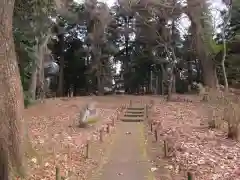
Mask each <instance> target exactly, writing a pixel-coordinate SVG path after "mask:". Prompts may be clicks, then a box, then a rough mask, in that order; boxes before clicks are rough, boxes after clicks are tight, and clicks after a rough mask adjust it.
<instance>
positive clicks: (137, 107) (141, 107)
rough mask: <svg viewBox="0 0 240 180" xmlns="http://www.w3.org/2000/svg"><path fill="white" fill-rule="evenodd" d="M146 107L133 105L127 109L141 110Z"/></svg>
mask: <svg viewBox="0 0 240 180" xmlns="http://www.w3.org/2000/svg"><path fill="white" fill-rule="evenodd" d="M144 109H145V107H143V106H132V107H127V110H141V111H143V110H144Z"/></svg>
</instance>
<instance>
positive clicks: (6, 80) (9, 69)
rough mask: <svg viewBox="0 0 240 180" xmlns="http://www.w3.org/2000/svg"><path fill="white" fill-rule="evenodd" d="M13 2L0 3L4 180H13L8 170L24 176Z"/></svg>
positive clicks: (0, 138)
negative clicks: (13, 29)
mask: <svg viewBox="0 0 240 180" xmlns="http://www.w3.org/2000/svg"><path fill="white" fill-rule="evenodd" d="M14 2H15V1H14V0H1V1H0V14H1V16H0V23H1V24H0V42H1V45H0V88H1V89H0V91H1V98H0V107H1V111H0V118H1V119H0V151H1V152H0V166H1V168H0V179H1V180H9V179H11V177H10V172H9V170H12V169H11V168H12V167H13V168H14V169H16V171H17V172H18V173H20V172H21V173H22V172H23V149H22V142H23V134H22V130H23V129H22V127H23V125H24V120H23V114H22V113H23V91H22V85H21V81H20V74H19V69H18V66H17V60H16V54H15V49H14V43H13V36H12V17H13V9H14ZM9 165H10V167H9ZM12 179H13V178H12Z"/></svg>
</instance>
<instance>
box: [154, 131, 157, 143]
mask: <svg viewBox="0 0 240 180" xmlns="http://www.w3.org/2000/svg"><path fill="white" fill-rule="evenodd" d="M154 136H155V141H156V142H157V141H158V133H157V130H156V129H155V131H154Z"/></svg>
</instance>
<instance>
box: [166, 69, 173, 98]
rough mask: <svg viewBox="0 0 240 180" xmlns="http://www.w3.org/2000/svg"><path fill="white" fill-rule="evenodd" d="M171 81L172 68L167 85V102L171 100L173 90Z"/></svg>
mask: <svg viewBox="0 0 240 180" xmlns="http://www.w3.org/2000/svg"><path fill="white" fill-rule="evenodd" d="M173 81H174V73H173V67H172V68H171V72H170V80H169V84H168V94H167V100H168V101H170V100H171V99H172V90H173V83H174V82H173Z"/></svg>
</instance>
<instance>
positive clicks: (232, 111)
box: [199, 86, 240, 140]
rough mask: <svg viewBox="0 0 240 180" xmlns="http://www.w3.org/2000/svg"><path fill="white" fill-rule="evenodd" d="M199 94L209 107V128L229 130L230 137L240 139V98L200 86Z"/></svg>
mask: <svg viewBox="0 0 240 180" xmlns="http://www.w3.org/2000/svg"><path fill="white" fill-rule="evenodd" d="M199 95H200V96H202V101H203V102H205V104H206V105H207V108H208V111H209V112H208V115H209V117H208V126H209V128H219V129H223V130H225V131H227V136H228V138H231V139H235V140H240V129H239V125H240V100H239V98H238V96H236V95H234V94H232V93H229V92H223V91H221V90H216V89H210V88H206V87H203V86H199Z"/></svg>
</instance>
